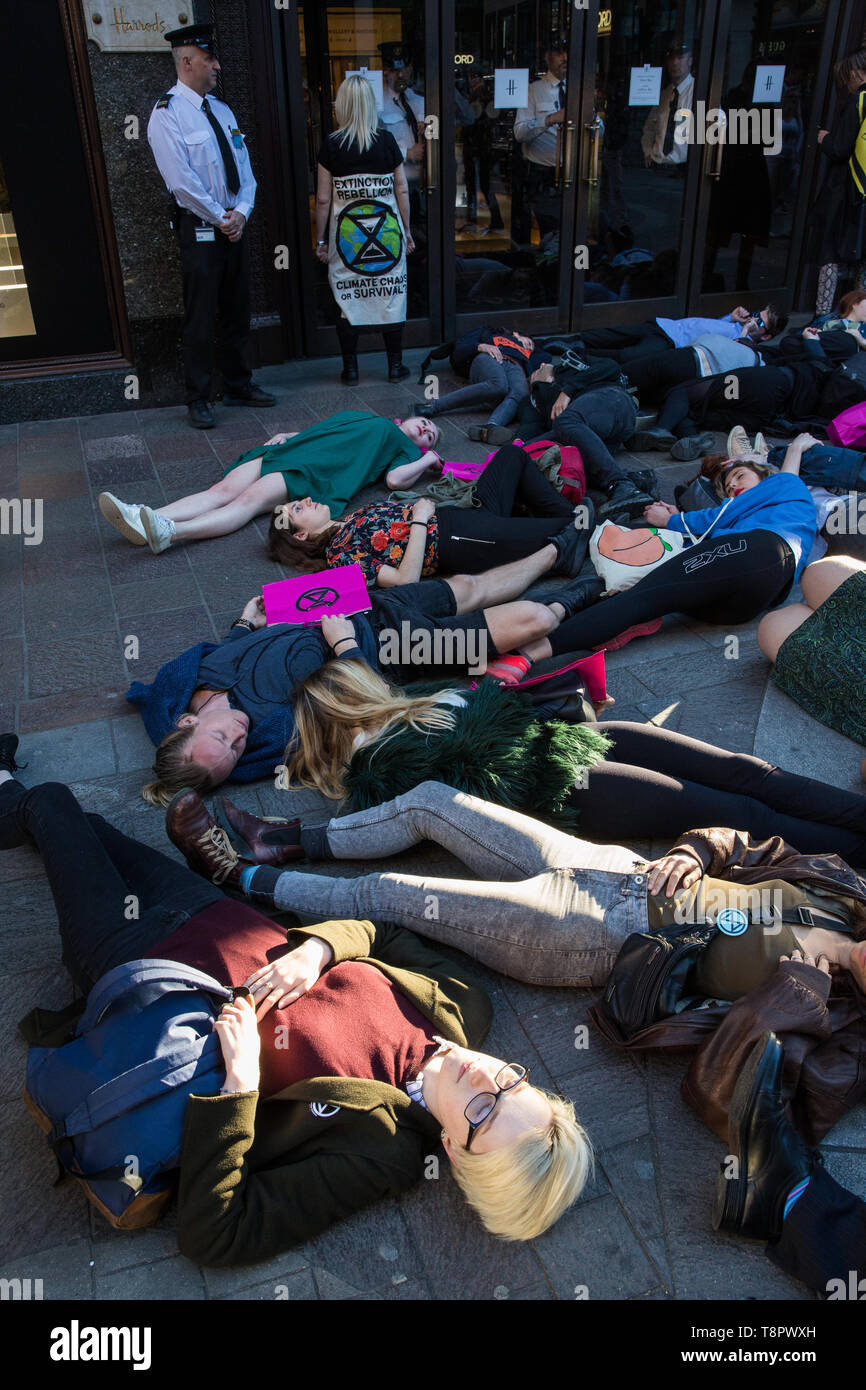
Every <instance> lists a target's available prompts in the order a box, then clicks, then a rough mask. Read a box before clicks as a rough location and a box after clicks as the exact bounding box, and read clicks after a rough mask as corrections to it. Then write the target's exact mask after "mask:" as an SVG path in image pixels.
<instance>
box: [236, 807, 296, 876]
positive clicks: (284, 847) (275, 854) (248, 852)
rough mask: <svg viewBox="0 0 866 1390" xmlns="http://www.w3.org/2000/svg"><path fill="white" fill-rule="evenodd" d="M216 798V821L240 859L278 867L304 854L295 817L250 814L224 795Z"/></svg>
mask: <svg viewBox="0 0 866 1390" xmlns="http://www.w3.org/2000/svg"><path fill="white" fill-rule="evenodd" d="M220 802H221V804H222V815H221V816H220V817H219V820H220V824H221V825H222V827H223V829H224V830H226V831H227V832H228V834H229V836H230V838H231V842H232V844H233V846H234V848H235V849H236V850H237V851H238V852H239V854H240V855H241V857H242V858H243V859H246V860H249V862H250V863H252V864H270V865H271V866H272V867H273V868H275V869H279V868H282V866H283V865H284V864H290V863H292V862H293V861H294V860H296V859H303V858H304V857H305V856H304V851H303V849H302V848H301V844H300V826H301V822H300V821H299V820H281V819H280V817H279V816H253V815H250V813H249V811H242V810H241V809H240V807H239V806H235V805H234V804H233V803H232V802H231V801H229V799H228V797H227V796H221V797H220ZM286 841H288V842H289V843H286Z"/></svg>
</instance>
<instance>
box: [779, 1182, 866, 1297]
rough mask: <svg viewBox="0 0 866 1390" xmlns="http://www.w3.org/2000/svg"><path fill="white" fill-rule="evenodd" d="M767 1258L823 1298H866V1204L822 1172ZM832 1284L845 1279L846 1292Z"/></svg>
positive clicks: (785, 1223)
mask: <svg viewBox="0 0 866 1390" xmlns="http://www.w3.org/2000/svg"><path fill="white" fill-rule="evenodd" d="M766 1253H767V1255H768V1256H769V1258H770V1259H771V1260H772V1261H773V1264H774V1265H778V1266H779V1268H780V1269H783V1270H784V1271H785V1273H786V1274H790V1275H791V1276H792V1278H794V1279H802V1281H803V1283H804V1284H808V1286H809V1288H811V1289H816V1290H817V1291H818V1292H819V1293H823V1294H827V1295H829V1296H830V1297H832V1296H833V1295H834V1294H835V1297H836V1298H837V1299H838V1298H840V1297H842V1298H851V1297H852V1296H853V1297H854V1298H860V1299H862V1298H863V1297H864V1295H866V1203H864V1202H862V1201H861V1200H860V1198H859V1197H855V1196H854V1194H853V1192H847V1191H846V1190H845V1188H844V1187H840V1186H839V1184H838V1183H837V1182H836V1181H835V1180H834V1179H833V1178H831V1177H830V1174H829V1173H827V1172H825V1170H824V1169H823V1168H816V1170H815V1172H814V1173H813V1174H812V1178H811V1181H810V1183H809V1186H808V1187H807V1188H806V1191H805V1192H804V1193H803V1195H802V1197H801V1198H800V1199H799V1201H797V1202H795V1203H794V1206H793V1208H792V1209H791V1211H790V1212H789V1213H788V1216H787V1218H786V1220H785V1221H784V1223H783V1225H782V1235H781V1239H780V1240H778V1241H777V1242H776V1243H775V1245H768V1246H767V1252H766ZM852 1275H853V1278H852V1277H851V1276H852ZM861 1279H862V1280H863V1286H862V1288H860V1287H859V1284H860V1280H861ZM831 1280H841V1281H842V1286H843V1288H844V1290H845V1292H844V1293H843V1292H842V1291H841V1289H840V1287H839V1286H838V1285H837V1286H836V1287H835V1288H834V1287H832V1286H830V1281H831ZM852 1285H853V1286H854V1291H853V1294H852V1292H851V1286H852Z"/></svg>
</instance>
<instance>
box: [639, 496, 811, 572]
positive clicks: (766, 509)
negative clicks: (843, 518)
mask: <svg viewBox="0 0 866 1390" xmlns="http://www.w3.org/2000/svg"><path fill="white" fill-rule="evenodd" d="M717 517H719V518H720V520H718V521H716V518H717ZM713 522H715V525H714V526H713V529H712V531H711V532H710V536H730V535H733V534H734V533H735V532H743V531H773V532H775V534H776V535H777V536H781V537H782V540H783V541H787V543H788V545H789V546H790V547H791V549H792V551H793V552H794V559H795V560H796V561H797V569H796V573H795V575H794V582H795V583H796V581H797V580H798V579H799V578H800V574H801V573H802V571H803V569H804V568H805V566H806V562H807V561H808V559H809V556H810V554H811V553H812V546H813V545H814V544H815V537H816V536H817V534H818V517H817V513H816V512H815V503H814V502H813V501H812V495H811V493H810V492H809V489H808V488H807V486H806V484H805V483H804V482H803V480H802V478H798V477H797V475H796V473H774V474H772V475H771V476H770V477H769V478H762V479H761V481H760V482H759V483H758V486H757V487H750V488H748V489H747V491H746V492H741V493H740V495H739V497H733V498H729V499H728V501H727V502H722V503H721V504H720V505H719V506H718V507H704V508H702V509H701V510H700V511H696V512H678V513H677V514H676V515H675V516H672V517H671V519H670V521H667V522H666V523H665V525H666V526H668V527H669V528H670V530H671V531H681V532H682V533H683V535H685V536H688V537H689V538H690V539H691V540H693V541H699V540H700V539H701V537H702V536H703V534H704V532H705V531H706V530H707V529H708V528H709V527H710V526H712V525H713Z"/></svg>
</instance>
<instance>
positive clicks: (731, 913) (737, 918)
mask: <svg viewBox="0 0 866 1390" xmlns="http://www.w3.org/2000/svg"><path fill="white" fill-rule="evenodd" d="M748 925H749V914H748V913H747V912H743V911H741V909H740V908H738V907H723V908H722V910H721V912H720V913H719V915H718V917H717V918H716V926H717V927H718V929H719V931H723V932H724V933H725V935H726V936H742V935H743V932H744V931H745V930H746V928H747V927H748Z"/></svg>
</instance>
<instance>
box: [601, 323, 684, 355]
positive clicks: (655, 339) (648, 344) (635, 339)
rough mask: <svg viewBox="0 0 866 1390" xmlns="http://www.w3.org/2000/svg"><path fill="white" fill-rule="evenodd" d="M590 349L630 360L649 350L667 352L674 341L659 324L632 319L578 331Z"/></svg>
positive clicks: (645, 353)
mask: <svg viewBox="0 0 866 1390" xmlns="http://www.w3.org/2000/svg"><path fill="white" fill-rule="evenodd" d="M580 336H581V337H582V339H583V341H584V343H585V344H586V346H587V347H588V348H589V349H590V351H591V352H594V353H597V354H598V356H599V357H611V358H613V360H614V361H615V362H633V361H635V360H636V359H638V358H640V357H644V356H646V355H647V354H648V353H656V352H666V351H667V350H668V348H672V347H673V343H672V342H671V340H670V338H669V337H668V335H667V333H664V332H663V331H662V329H661V328H659V326H658V324H657V323H655V322H652V323H631V324H627V325H624V326H623V327H622V328H590V329H587V331H586V332H585V333H582V334H581V335H580Z"/></svg>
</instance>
